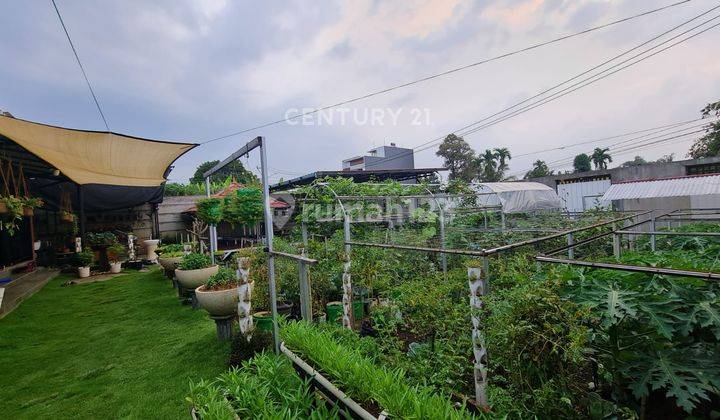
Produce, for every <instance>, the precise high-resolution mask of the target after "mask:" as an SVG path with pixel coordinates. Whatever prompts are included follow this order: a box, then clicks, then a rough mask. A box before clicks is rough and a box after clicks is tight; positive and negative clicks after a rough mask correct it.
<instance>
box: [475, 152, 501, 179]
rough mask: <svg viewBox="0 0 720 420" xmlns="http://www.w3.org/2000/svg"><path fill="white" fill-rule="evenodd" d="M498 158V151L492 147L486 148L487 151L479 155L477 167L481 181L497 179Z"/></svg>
mask: <svg viewBox="0 0 720 420" xmlns="http://www.w3.org/2000/svg"><path fill="white" fill-rule="evenodd" d="M497 159H498V156H497V153H495V152H494V151H492V150H490V149H485V153H483V154H481V155H478V157H477V168H478V179H480V181H485V182H494V181H497V170H496V169H497V164H498V163H497Z"/></svg>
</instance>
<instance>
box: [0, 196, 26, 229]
mask: <svg viewBox="0 0 720 420" xmlns="http://www.w3.org/2000/svg"><path fill="white" fill-rule="evenodd" d="M0 203H3V204H5V207H6V208H7V213H3V214H0V229H3V230H6V231H7V232H8V234H9V235H10V236H13V235H15V231H16V230H17V228H18V223H19V222H20V221H21V220H22V217H23V205H24V204H23V200H22V199H21V198H17V197H15V196H13V195H10V196H0Z"/></svg>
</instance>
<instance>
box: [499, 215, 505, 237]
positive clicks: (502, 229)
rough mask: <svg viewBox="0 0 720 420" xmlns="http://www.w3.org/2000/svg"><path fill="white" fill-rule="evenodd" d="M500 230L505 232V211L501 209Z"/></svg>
mask: <svg viewBox="0 0 720 420" xmlns="http://www.w3.org/2000/svg"><path fill="white" fill-rule="evenodd" d="M500 232H502V233H505V212H504V211H502V210H500Z"/></svg>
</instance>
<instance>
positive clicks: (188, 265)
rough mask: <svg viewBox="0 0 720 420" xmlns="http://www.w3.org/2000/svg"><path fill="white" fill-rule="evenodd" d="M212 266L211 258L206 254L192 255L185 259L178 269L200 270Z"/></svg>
mask: <svg viewBox="0 0 720 420" xmlns="http://www.w3.org/2000/svg"><path fill="white" fill-rule="evenodd" d="M211 265H212V261H210V257H208V256H207V255H204V254H198V253H194V252H193V253H190V254H187V255H185V256H184V257H183V259H182V261H181V262H180V266H179V267H178V268H179V269H181V270H200V269H203V268H208V267H210V266H211Z"/></svg>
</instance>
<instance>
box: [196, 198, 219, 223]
mask: <svg viewBox="0 0 720 420" xmlns="http://www.w3.org/2000/svg"><path fill="white" fill-rule="evenodd" d="M195 208H196V209H197V211H196V213H195V215H196V216H197V218H198V219H200V220H201V221H203V222H205V223H207V224H208V225H215V226H217V224H218V223H220V221H221V220H222V218H223V212H222V200H221V199H219V198H216V197H209V198H201V199H200V200H198V201H196V202H195Z"/></svg>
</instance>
